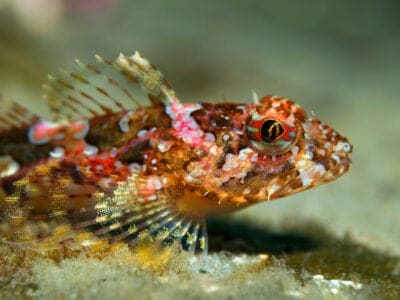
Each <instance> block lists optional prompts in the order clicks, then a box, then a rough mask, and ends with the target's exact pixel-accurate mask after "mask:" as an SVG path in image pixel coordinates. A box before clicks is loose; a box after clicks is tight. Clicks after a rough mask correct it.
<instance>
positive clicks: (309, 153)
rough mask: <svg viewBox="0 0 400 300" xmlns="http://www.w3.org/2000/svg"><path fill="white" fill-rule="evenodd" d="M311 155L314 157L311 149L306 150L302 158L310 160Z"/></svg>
mask: <svg viewBox="0 0 400 300" xmlns="http://www.w3.org/2000/svg"><path fill="white" fill-rule="evenodd" d="M313 157H314V155H313V153H312V152H311V151H307V152H306V154H305V157H304V158H305V159H308V160H311V159H313Z"/></svg>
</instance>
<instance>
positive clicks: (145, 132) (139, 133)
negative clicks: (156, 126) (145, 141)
mask: <svg viewBox="0 0 400 300" xmlns="http://www.w3.org/2000/svg"><path fill="white" fill-rule="evenodd" d="M147 132H148V131H147V130H146V129H141V130H139V131H138V133H137V137H144V136H145V135H146V134H147Z"/></svg>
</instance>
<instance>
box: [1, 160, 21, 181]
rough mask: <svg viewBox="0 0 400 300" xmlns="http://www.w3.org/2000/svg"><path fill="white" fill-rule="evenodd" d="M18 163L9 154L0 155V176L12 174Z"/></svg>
mask: <svg viewBox="0 0 400 300" xmlns="http://www.w3.org/2000/svg"><path fill="white" fill-rule="evenodd" d="M19 168H20V165H19V163H18V162H16V161H15V160H14V159H13V158H12V157H11V156H10V155H5V156H0V178H2V177H7V176H11V175H14V174H15V173H17V172H18V170H19Z"/></svg>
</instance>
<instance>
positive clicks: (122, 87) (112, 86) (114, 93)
mask: <svg viewBox="0 0 400 300" xmlns="http://www.w3.org/2000/svg"><path fill="white" fill-rule="evenodd" d="M76 64H77V66H78V69H79V70H78V71H73V72H67V71H64V70H61V71H60V74H59V75H58V76H57V77H53V76H49V83H48V84H46V85H44V89H45V95H44V97H45V99H46V100H47V102H48V104H49V107H50V109H51V111H52V113H53V116H54V119H55V120H62V119H65V118H68V119H71V118H72V119H73V120H76V119H83V118H90V117H93V116H99V115H104V114H109V113H111V112H116V111H124V110H130V109H137V108H140V107H141V106H143V105H165V104H168V103H171V102H177V101H178V99H177V98H176V95H175V91H174V90H173V89H172V87H171V85H170V84H169V82H168V81H167V80H166V79H165V78H164V75H163V74H162V73H161V72H160V71H159V70H157V69H156V68H155V67H154V66H153V65H152V64H150V62H149V61H148V60H147V59H145V58H144V57H142V56H141V55H140V54H139V52H135V54H134V55H132V56H131V57H128V56H125V55H122V54H121V55H120V56H119V57H118V58H117V59H116V60H115V61H110V60H107V59H105V58H103V57H101V56H99V55H96V62H94V63H90V64H87V63H83V62H81V61H79V60H76Z"/></svg>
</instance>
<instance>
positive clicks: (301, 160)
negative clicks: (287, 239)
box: [0, 52, 352, 252]
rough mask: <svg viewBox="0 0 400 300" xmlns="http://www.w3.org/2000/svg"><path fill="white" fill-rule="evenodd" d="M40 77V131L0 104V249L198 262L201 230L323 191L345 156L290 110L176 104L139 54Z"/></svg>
mask: <svg viewBox="0 0 400 300" xmlns="http://www.w3.org/2000/svg"><path fill="white" fill-rule="evenodd" d="M96 58H97V62H96V63H94V64H85V63H82V62H80V61H77V64H78V71H77V72H65V71H62V73H61V74H60V76H59V77H51V76H50V77H49V84H47V85H46V86H45V89H46V93H45V98H46V100H47V101H48V104H49V107H50V110H51V113H52V116H51V121H49V120H44V119H42V118H39V117H37V116H35V115H34V114H32V113H30V112H29V111H28V110H27V109H26V108H24V107H22V106H21V105H19V104H17V103H15V102H10V101H6V100H4V99H3V100H2V104H3V107H4V109H2V112H1V113H0V208H1V213H0V222H1V223H0V234H1V239H2V240H3V241H5V242H8V243H15V244H20V245H29V246H31V247H36V246H38V245H39V246H40V245H41V244H42V245H43V244H46V245H49V241H51V243H50V244H51V245H65V244H73V245H75V246H78V247H86V248H92V247H97V246H98V245H105V244H110V243H111V244H112V243H116V242H123V243H128V245H130V246H134V245H136V244H137V242H138V241H139V240H141V239H142V238H143V237H152V238H153V239H154V241H157V242H159V243H160V244H162V245H170V244H173V243H176V244H178V245H180V246H182V248H183V249H185V250H191V251H200V252H206V251H207V230H206V225H205V224H206V223H205V218H206V217H207V216H210V215H217V214H222V213H227V212H232V211H236V210H239V209H242V208H245V207H247V206H249V205H252V204H255V203H259V202H262V201H267V200H273V199H277V198H281V197H285V196H288V195H291V194H293V193H296V192H300V191H303V190H306V189H309V188H312V187H314V186H317V185H320V184H322V183H326V182H329V181H331V180H334V179H336V178H338V177H339V176H341V175H343V174H344V173H346V172H347V171H348V169H349V167H350V164H351V161H350V158H349V155H350V153H351V151H352V146H351V144H350V143H349V141H348V140H347V139H346V138H345V137H343V136H341V135H340V134H339V133H338V132H337V131H335V130H334V129H332V128H331V127H329V126H328V125H327V124H325V123H323V122H322V121H320V120H319V119H317V118H315V117H314V116H311V117H310V116H307V114H306V113H305V111H304V110H303V109H302V108H301V107H300V106H299V105H297V104H296V103H294V102H293V101H292V100H289V99H287V98H283V97H275V96H265V97H262V98H260V99H258V97H256V98H255V100H254V103H235V102H221V103H182V102H181V101H180V100H179V99H178V97H177V96H176V94H175V91H174V90H173V88H172V86H171V84H170V83H169V82H168V81H167V80H166V79H165V78H164V76H163V74H162V73H161V72H160V71H158V70H157V69H156V68H155V67H154V66H153V65H152V64H150V62H149V61H148V60H147V59H145V58H144V57H142V56H141V55H140V54H139V53H138V52H136V53H135V54H134V55H132V56H124V55H121V56H120V57H119V58H118V59H117V60H116V61H109V60H106V59H104V58H102V57H100V56H97V57H96Z"/></svg>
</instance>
